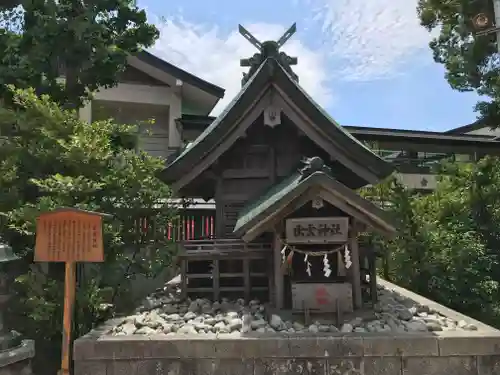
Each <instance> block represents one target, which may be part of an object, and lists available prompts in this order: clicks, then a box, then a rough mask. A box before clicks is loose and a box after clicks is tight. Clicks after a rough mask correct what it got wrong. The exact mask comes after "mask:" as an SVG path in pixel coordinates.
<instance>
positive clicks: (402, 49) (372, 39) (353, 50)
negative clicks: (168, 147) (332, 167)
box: [138, 0, 477, 131]
mask: <svg viewBox="0 0 500 375" xmlns="http://www.w3.org/2000/svg"><path fill="white" fill-rule="evenodd" d="M416 4H417V0H397V1H394V0H272V1H270V0H251V1H234V0H233V1H230V0H168V1H166V0H139V2H138V5H139V6H140V7H142V8H144V9H146V11H147V14H148V18H149V21H150V22H153V23H155V24H156V25H157V27H158V29H159V30H160V33H161V34H160V38H159V39H158V41H157V42H156V44H155V45H154V46H153V48H151V50H150V51H151V52H152V53H154V54H155V55H157V56H158V57H161V58H163V59H165V60H167V61H169V62H170V63H172V64H174V65H176V66H178V67H180V68H182V69H185V70H187V71H189V72H190V73H193V74H195V75H197V76H199V77H201V78H203V79H205V80H207V81H209V82H212V83H214V84H216V85H219V86H221V87H223V88H224V89H225V90H226V94H225V97H224V99H223V100H222V101H221V102H219V104H218V105H217V106H216V108H214V111H213V113H212V114H213V115H217V114H218V113H220V112H221V111H222V110H223V109H224V106H225V105H227V103H228V102H229V101H231V99H232V98H233V97H234V95H235V94H236V93H237V92H238V90H239V89H240V87H241V83H240V82H241V76H242V72H243V71H244V69H245V68H241V67H240V66H239V60H240V59H241V58H246V57H250V56H251V55H253V54H254V53H255V52H257V50H256V49H255V47H253V46H252V45H251V44H250V43H249V42H247V41H246V40H245V39H244V38H243V37H242V36H241V35H240V34H239V33H238V24H242V25H243V26H244V27H245V28H247V29H248V30H249V31H250V32H251V33H252V34H253V35H254V36H255V37H256V38H257V39H259V40H261V41H264V40H270V39H271V40H276V39H278V38H279V37H280V36H281V35H282V33H283V32H284V31H285V30H286V29H287V28H288V27H290V26H291V24H293V22H296V23H297V32H296V33H295V35H294V36H293V37H292V38H291V39H290V40H289V41H288V42H287V43H286V44H285V45H284V46H283V48H282V50H284V51H285V52H287V53H288V54H289V55H291V56H296V57H298V65H297V66H295V67H294V68H293V69H294V71H295V72H296V73H297V74H298V76H299V80H300V84H301V86H303V87H304V89H305V90H306V91H307V92H308V93H309V94H310V95H311V96H312V97H313V98H314V99H315V100H316V101H317V102H318V103H319V104H321V105H322V106H323V107H324V108H325V110H326V111H327V112H328V113H329V114H330V115H331V116H332V117H333V118H334V119H335V120H337V122H339V123H340V124H342V125H352V126H368V127H385V128H395V129H412V130H429V131H445V130H448V129H451V128H454V127H458V126H462V125H466V124H469V123H471V122H473V121H474V120H475V119H476V113H474V110H473V107H474V104H475V103H476V102H477V96H476V95H475V94H474V93H460V92H457V91H454V90H452V89H451V88H450V87H449V85H448V83H447V82H446V80H445V76H444V74H445V71H444V69H443V67H442V66H441V65H439V64H437V63H435V62H434V61H433V59H432V54H431V51H430V49H429V47H428V43H429V41H430V40H431V34H430V33H429V32H428V31H427V30H426V29H424V28H423V27H422V26H420V25H419V20H418V16H417V13H416Z"/></svg>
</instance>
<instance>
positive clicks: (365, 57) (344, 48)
mask: <svg viewBox="0 0 500 375" xmlns="http://www.w3.org/2000/svg"><path fill="white" fill-rule="evenodd" d="M303 1H304V2H305V3H306V5H307V6H309V7H310V8H311V9H312V12H313V14H314V16H313V20H314V22H315V23H320V25H321V26H322V30H323V33H324V35H323V38H324V44H325V46H326V47H328V49H329V51H330V53H331V56H332V58H333V59H334V60H335V65H336V66H337V75H339V76H341V77H342V78H343V79H349V80H373V79H377V78H386V77H388V76H391V75H394V74H397V73H400V72H401V71H402V69H401V68H402V67H403V66H404V65H405V64H406V63H408V62H412V63H417V62H418V63H427V62H429V63H430V62H432V57H431V55H430V52H429V51H430V50H429V48H428V43H429V41H430V39H431V36H430V35H429V33H428V32H427V30H425V29H424V28H423V27H422V26H420V24H419V19H418V15H417V10H416V8H417V0H303Z"/></svg>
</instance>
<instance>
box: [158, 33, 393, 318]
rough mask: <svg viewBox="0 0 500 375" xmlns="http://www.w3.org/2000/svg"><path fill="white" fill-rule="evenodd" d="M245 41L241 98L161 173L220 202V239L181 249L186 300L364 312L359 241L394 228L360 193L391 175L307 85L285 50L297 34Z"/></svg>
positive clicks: (370, 271) (371, 284) (365, 278)
mask: <svg viewBox="0 0 500 375" xmlns="http://www.w3.org/2000/svg"><path fill="white" fill-rule="evenodd" d="M240 32H241V33H242V34H243V35H244V36H245V38H247V39H248V40H249V41H250V42H251V43H252V44H254V45H255V46H256V47H257V48H258V49H259V53H256V54H255V55H254V56H253V57H252V58H250V59H244V60H242V66H249V67H250V70H249V72H248V73H247V74H244V78H243V87H242V89H241V91H240V92H239V93H238V95H236V97H235V98H234V99H233V101H232V102H231V103H230V104H229V105H228V106H227V108H226V109H225V110H224V111H223V112H222V113H221V115H219V117H217V119H216V120H215V121H214V122H213V123H212V124H211V125H210V126H208V128H207V129H206V130H205V131H204V132H203V133H202V134H201V135H200V136H199V137H198V138H197V139H196V140H195V141H194V142H193V143H192V144H191V145H189V146H188V147H187V148H186V149H185V150H183V152H182V153H181V154H180V155H179V156H178V157H177V158H176V159H175V160H173V161H172V162H171V163H170V164H169V165H168V166H167V168H166V169H165V170H164V172H163V173H162V179H163V180H165V181H166V182H168V183H170V184H171V186H172V188H173V189H174V191H175V192H176V194H177V196H179V197H185V198H200V197H201V198H204V199H206V200H208V199H212V198H213V199H215V202H216V220H215V226H216V236H215V238H207V239H202V240H196V241H187V242H185V243H183V244H182V251H181V254H180V261H181V269H182V273H181V275H182V290H183V292H184V294H185V295H188V294H190V295H195V296H207V297H211V298H214V299H219V298H220V297H222V296H228V297H236V298H238V297H245V298H246V299H250V298H256V297H257V298H260V299H263V300H266V299H267V300H269V301H271V302H272V303H274V304H275V306H276V307H277V308H294V309H302V308H304V307H306V308H314V307H318V306H319V307H321V306H323V307H326V308H327V309H334V308H336V306H338V305H339V304H341V305H342V310H343V311H352V310H353V309H356V308H360V307H361V306H362V304H363V295H364V294H363V289H365V290H366V291H367V293H366V296H371V297H366V298H371V299H374V298H375V296H376V284H375V283H376V281H375V267H374V256H373V253H372V252H371V250H370V249H360V248H359V245H358V242H357V237H358V233H359V232H360V231H365V230H374V231H377V232H379V233H381V234H384V235H391V234H392V233H394V231H395V229H394V227H393V225H392V224H391V223H390V222H389V221H388V220H387V219H386V218H385V215H384V212H383V211H381V210H380V209H379V208H378V207H377V206H375V205H374V204H372V203H371V202H369V201H367V200H365V199H363V198H362V197H361V196H359V195H358V194H357V193H356V189H358V188H360V187H363V186H365V185H367V184H375V183H377V182H378V181H380V180H381V179H383V178H385V177H387V176H389V175H390V174H391V173H392V172H393V170H392V167H391V166H390V165H389V164H388V163H386V162H384V161H383V160H382V159H380V158H379V157H378V156H377V155H375V154H374V153H372V152H371V151H370V150H369V149H368V148H366V147H365V146H364V145H363V144H361V143H360V142H358V141H357V140H356V139H355V138H354V137H352V136H351V135H350V134H349V133H347V132H346V131H345V130H344V129H343V128H342V127H341V126H340V125H339V124H337V123H336V122H335V121H334V120H332V119H331V118H330V117H329V116H328V115H327V114H326V113H325V112H324V111H323V110H322V109H321V108H320V107H319V106H318V105H317V104H316V103H315V102H314V100H313V99H312V98H310V97H309V96H308V95H307V93H306V92H304V90H303V89H302V88H301V87H300V86H299V84H298V77H297V76H296V75H295V73H294V72H293V71H292V69H291V65H293V64H295V63H297V59H296V58H292V57H289V56H288V55H286V54H285V53H284V52H280V51H279V49H280V47H281V46H282V45H283V44H284V43H285V42H286V41H287V40H288V39H289V38H290V36H291V35H292V34H293V33H294V32H295V25H294V26H292V28H290V29H289V30H288V31H287V32H286V33H285V34H284V35H283V37H282V38H280V39H279V40H278V41H277V42H274V41H267V42H263V43H261V42H259V41H258V40H256V39H255V38H254V37H253V36H252V35H251V34H250V33H249V32H248V31H246V30H245V29H244V28H243V27H241V26H240Z"/></svg>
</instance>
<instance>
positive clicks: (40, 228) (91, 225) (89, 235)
mask: <svg viewBox="0 0 500 375" xmlns="http://www.w3.org/2000/svg"><path fill="white" fill-rule="evenodd" d="M103 255H104V252H103V244H102V222H101V217H99V216H97V215H91V214H86V213H80V212H71V211H68V212H60V213H50V214H47V215H42V216H41V217H40V218H39V219H38V221H37V234H36V248H35V260H36V261H42V262H102V261H103V260H104V259H103Z"/></svg>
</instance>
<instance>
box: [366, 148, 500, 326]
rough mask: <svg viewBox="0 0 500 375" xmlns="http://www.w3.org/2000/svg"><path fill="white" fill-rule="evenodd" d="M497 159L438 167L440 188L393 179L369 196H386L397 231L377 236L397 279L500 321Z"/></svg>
mask: <svg viewBox="0 0 500 375" xmlns="http://www.w3.org/2000/svg"><path fill="white" fill-rule="evenodd" d="M499 186H500V163H499V160H498V159H496V158H490V157H488V158H484V159H482V160H481V161H479V162H478V163H477V164H463V163H461V164H459V163H450V164H446V165H444V166H443V170H442V177H441V178H440V182H439V184H438V187H437V189H436V190H435V191H434V192H433V193H431V194H428V195H419V194H415V193H413V192H411V191H409V190H407V189H406V188H404V187H403V186H401V185H400V184H398V183H397V182H395V181H388V182H386V184H385V185H384V189H385V190H383V191H384V195H381V194H380V187H375V188H370V189H368V191H366V192H365V194H367V195H371V196H376V197H379V199H383V200H384V201H385V202H387V206H388V209H389V210H390V211H391V213H392V215H393V217H394V220H395V222H396V223H398V224H399V226H398V227H399V232H398V235H397V236H396V237H395V238H394V239H392V240H390V241H388V240H385V239H382V238H376V241H377V244H378V245H379V246H380V247H381V248H382V249H383V250H384V253H386V254H388V267H387V268H388V271H387V272H386V277H387V276H388V277H389V278H390V279H391V280H392V281H394V282H395V283H397V284H399V285H401V286H404V287H407V288H409V289H411V290H413V291H415V292H417V293H419V294H422V295H424V296H427V297H428V298H431V299H434V300H436V301H438V302H440V303H443V304H445V305H447V306H449V307H451V308H454V309H456V310H458V311H461V312H463V313H466V314H469V315H471V316H474V317H476V318H478V319H480V320H484V321H486V322H489V323H491V324H495V325H497V326H500V311H499V307H500V302H499V301H500V284H499V283H500V272H498V271H499V256H500V253H499V250H498V249H500V189H499Z"/></svg>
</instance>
